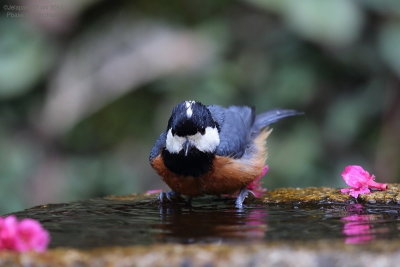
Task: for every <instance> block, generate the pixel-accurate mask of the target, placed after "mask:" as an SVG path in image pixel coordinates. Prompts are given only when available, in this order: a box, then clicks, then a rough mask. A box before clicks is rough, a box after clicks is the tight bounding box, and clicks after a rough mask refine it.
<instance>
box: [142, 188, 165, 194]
mask: <svg viewBox="0 0 400 267" xmlns="http://www.w3.org/2000/svg"><path fill="white" fill-rule="evenodd" d="M161 192H162V189H151V190H147V191H146V194H159V193H161Z"/></svg>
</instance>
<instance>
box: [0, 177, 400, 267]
mask: <svg viewBox="0 0 400 267" xmlns="http://www.w3.org/2000/svg"><path fill="white" fill-rule="evenodd" d="M209 200H210V199H205V201H204V203H208V202H211V204H209V205H210V206H208V207H206V209H200V210H197V211H196V212H195V214H194V216H193V217H190V216H189V217H184V216H187V215H188V214H189V215H190V212H188V211H187V210H186V209H187V208H183V210H182V209H181V207H178V209H176V210H175V209H172V208H171V209H170V208H169V207H167V209H166V210H165V209H162V208H160V206H159V204H158V200H157V196H156V195H155V194H132V195H126V196H109V197H106V198H104V199H100V201H101V204H102V206H101V209H96V205H98V202H97V201H98V200H88V201H83V202H77V203H66V204H49V205H43V206H38V207H34V208H31V209H28V210H25V211H21V212H17V213H15V214H16V215H17V216H19V217H24V216H26V215H27V214H31V215H32V216H31V217H33V218H36V219H39V220H40V221H42V222H43V223H44V225H45V227H46V226H48V227H53V228H52V229H53V231H55V232H54V233H53V232H51V233H52V235H53V234H54V237H55V239H56V238H57V235H60V234H62V233H63V232H64V231H71V233H72V234H76V232H78V233H79V231H81V228H80V227H84V226H85V225H84V222H82V225H80V226H79V220H80V219H81V218H82V220H84V219H85V218H86V220H89V221H91V220H92V221H91V222H95V223H96V224H97V226H98V225H100V226H101V227H104V229H107V230H109V228H110V227H112V225H114V224H115V225H116V227H115V229H112V230H111V231H110V232H107V233H105V234H104V235H102V236H100V237H99V240H95V241H96V242H97V245H98V246H96V247H94V248H91V247H90V246H89V247H82V248H76V247H74V246H73V245H72V246H71V245H70V244H63V243H62V242H60V241H59V242H58V243H57V242H56V244H55V245H53V247H52V248H50V249H49V250H48V251H47V252H45V253H31V252H29V253H14V252H1V253H0V266H188V267H189V266H231V267H232V266H300V267H301V266H311V267H312V266H348V265H351V266H397V264H398V262H400V238H399V236H395V237H393V238H387V239H383V240H381V239H379V238H377V239H376V240H374V239H373V238H372V239H365V240H369V241H370V242H365V243H357V244H348V243H346V242H345V241H344V238H343V237H342V238H332V237H326V238H325V237H324V236H321V237H319V238H318V239H313V238H310V239H309V240H295V239H291V238H290V236H289V238H288V239H287V240H280V239H276V240H274V239H269V240H268V239H265V237H264V235H265V234H267V235H268V233H270V232H268V231H270V230H271V229H270V228H276V227H278V226H279V225H281V224H282V222H281V221H278V222H275V225H274V221H273V216H272V215H273V214H269V213H268V212H269V211H271V212H272V213H273V212H274V209H273V207H276V206H279V205H286V204H289V206H300V207H301V205H305V206H307V207H310V205H311V206H313V207H317V208H318V207H320V206H321V207H322V206H324V205H338V206H340V207H348V206H354V205H364V204H365V205H366V206H368V205H381V206H382V207H388V205H391V206H392V207H395V208H396V211H397V212H398V210H399V209H400V208H399V207H397V206H398V204H399V203H400V185H399V184H390V185H389V187H388V190H386V191H374V192H372V193H371V194H368V195H361V196H360V197H359V198H358V199H354V198H352V197H350V196H348V195H345V194H342V193H340V191H339V189H334V188H327V187H309V188H280V189H276V190H271V191H269V192H267V193H266V195H265V196H264V197H263V198H262V199H254V198H249V199H248V200H246V205H248V207H252V206H257V207H260V206H261V207H268V209H269V210H267V212H266V213H264V211H263V210H262V209H261V210H260V209H258V210H257V209H253V210H251V208H249V210H251V211H250V212H249V213H248V214H245V215H243V216H244V218H239V219H240V220H239V221H238V222H239V224H235V225H228V226H226V224H229V222H230V221H231V220H232V219H235V218H236V217H237V215H236V214H234V213H232V214H229V212H228V211H230V210H232V209H231V208H230V206H231V205H232V204H233V199H229V198H226V199H225V200H221V201H220V202H219V203H217V204H215V203H213V201H209ZM212 200H214V199H212ZM201 203H202V202H201V201H198V202H196V201H195V203H194V205H197V206H199V205H200V204H201ZM214 205H217V206H218V205H219V206H221V205H223V209H221V210H217V211H212V209H213V208H214ZM167 206H168V205H167ZM226 207H228V208H226ZM105 209H112V211H113V212H117V215H118V216H119V217H118V216H117V217H115V221H113V220H114V217H107V216H108V213H107V211H106V210H105ZM356 209H359V207H356ZM171 210H172V211H171ZM136 212H144V213H143V214H146V213H147V212H149V213H152V216H153V217H151V218H152V221H151V220H150V222H151V223H152V224H153V225H154V226H155V227H160V229H161V230H168V231H169V232H168V233H167V234H165V233H162V232H160V231H159V230H157V229H156V231H155V230H154V229H151V230H152V231H155V232H154V233H153V235H155V236H157V238H159V239H154V238H153V239H152V240H151V241H150V242H143V243H141V241H139V242H136V243H135V242H133V244H131V243H129V241H135V240H133V239H135V238H137V239H138V240H139V239H140V238H143V237H140V236H137V235H136V232H135V234H132V236H129V237H128V238H126V237H125V239H123V238H122V239H121V240H119V242H127V241H128V242H127V243H126V244H125V243H123V244H122V245H114V244H108V243H106V242H105V243H104V244H103V243H101V241H102V240H104V237H107V235H108V236H109V235H113V234H114V235H119V234H120V235H124V234H123V233H124V232H119V231H120V230H121V229H120V228H124V227H125V228H128V229H129V231H131V232H132V231H134V230H135V227H136V226H135V225H137V226H138V227H139V228H140V224H141V223H143V224H144V223H148V221H146V220H145V219H143V220H139V221H135V222H130V221H129V220H130V217H133V216H135V215H136V214H137V213H136ZM164 212H165V214H163V213H164ZM174 212H179V215H180V216H178V217H174V216H175V214H174ZM252 212H253V213H252ZM330 212H332V210H331V211H330ZM335 212H336V211H335ZM341 212H342V213H346V212H347V211H346V208H343V210H340V211H339V212H338V213H337V214H340V213H341ZM220 213H222V214H220ZM181 214H183V216H182V215H181ZM335 214H336V213H335ZM356 214H362V212H359V211H356ZM104 215H107V216H104ZM317 215H318V214H317ZM347 215H348V214H347ZM63 216H64V217H63ZM85 216H86V217H85ZM102 216H103V217H102ZM218 216H219V217H218ZM245 216H247V217H245ZM260 216H261V217H266V218H259V217H260ZM343 216H346V215H343ZM360 216H363V215H360ZM367 216H377V215H376V214H375V215H374V214H373V215H367ZM398 216H399V215H398V213H397V215H395V216H394V219H395V220H397V218H398ZM239 217H240V216H239ZM306 217H307V218H308V217H309V218H311V219H312V220H314V221H312V223H310V224H311V225H310V226H309V227H311V228H310V229H311V231H310V230H309V233H312V231H313V229H316V225H315V226H314V225H312V224H313V223H314V224H318V222H319V221H320V219H319V218H318V217H316V218H317V219H316V220H315V217H313V216H310V215H309V214H306ZM350 217H351V218H353V219H354V217H352V216H350ZM88 218H89V219H88ZM110 218H111V219H112V220H110ZM149 218H150V217H149ZM151 218H150V219H151ZM213 219H219V221H218V222H219V223H220V224H219V225H218V227H219V228H217V229H218V231H226V232H227V233H228V234H230V235H232V236H234V231H235V229H236V228H237V227H240V226H241V225H240V224H242V223H243V222H244V223H246V222H249V224H248V225H244V226H245V227H247V229H248V228H251V227H253V228H252V229H250V231H248V233H249V236H247V239H245V240H244V239H243V240H242V239H241V238H242V237H241V236H239V239H232V240H234V242H225V241H221V242H219V241H218V239H216V240H212V241H211V242H196V241H194V242H193V243H191V244H190V242H189V243H188V244H182V242H179V241H178V242H176V241H174V239H171V235H172V234H175V235H176V236H178V235H179V234H182V232H181V231H180V230H181V229H179V227H183V228H186V229H187V228H189V232H190V231H192V233H193V231H194V232H196V231H200V230H201V229H200V228H198V227H195V226H194V227H193V229H190V227H191V225H193V223H195V222H198V223H200V224H201V223H203V222H206V223H210V222H211V223H213V222H214V221H213ZM51 220H53V221H55V222H57V221H58V222H59V223H61V224H60V225H62V226H60V225H57V224H55V223H54V222H50V221H51ZM63 220H67V222H64V221H63ZM124 220H126V221H124ZM162 220H164V221H162ZM186 220H187V221H186ZM203 220H205V221H203ZM264 220H265V223H264ZM338 221H339V223H340V227H343V225H344V224H347V225H348V226H354V225H352V223H355V226H356V227H357V223H359V222H358V221H350V222H347V221H345V222H341V220H340V218H339V219H338ZM361 222H362V221H361ZM63 223H64V224H63ZM174 223H177V224H178V225H177V227H175V228H174V225H173V224H174ZM257 223H259V224H260V225H257ZM306 223H307V222H306ZM323 223H326V222H325V221H324V222H323ZM264 224H265V225H264ZM291 226H292V227H296V225H291ZM397 226H398V225H396V227H397ZM64 227H65V228H64ZM171 227H172V228H171ZM372 228H373V227H372ZM54 229H55V230H54ZM85 229H87V233H83V235H82V234H81V235H80V238H82V240H84V238H92V239H93V238H94V237H92V236H91V234H93V233H92V232H90V227H87V228H85ZM240 229H241V228H239V230H240ZM243 229H246V228H243ZM299 229H300V226H299ZM396 229H398V228H396ZM396 229H395V230H396ZM136 230H137V229H136ZM206 230H207V231H210V233H214V232H212V230H215V229H208V228H206ZM295 230H296V229H295ZM350 230H351V229H350ZM353 230H354V229H353ZM50 231H51V230H50ZM85 231H86V230H82V232H85ZM202 231H204V229H202ZM236 231H237V229H236ZM299 231H301V230H299ZM340 231H342V230H341V229H339V232H340ZM379 231H380V230H379ZM396 231H397V230H396ZM125 233H126V232H125ZM137 233H141V232H140V229H139V230H138V232H137ZM64 234H65V233H64ZM260 234H261V236H260ZM367 234H368V233H367V232H366V233H365V236H366V237H368V238H370V236H368V235H367ZM163 235H165V236H163ZM221 236H222V235H221ZM122 237H123V236H122ZM229 237H231V236H229ZM249 237H250V238H249ZM160 238H162V239H160ZM126 239H128V240H126ZM143 240H145V239H143ZM160 240H163V241H162V242H160ZM221 240H223V239H221ZM361 240H362V239H361ZM75 242H76V243H77V244H79V243H80V240H75ZM99 243H101V245H99Z"/></svg>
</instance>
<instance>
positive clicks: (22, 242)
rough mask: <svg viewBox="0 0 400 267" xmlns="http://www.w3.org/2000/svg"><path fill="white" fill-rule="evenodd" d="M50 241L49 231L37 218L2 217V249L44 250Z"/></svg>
mask: <svg viewBox="0 0 400 267" xmlns="http://www.w3.org/2000/svg"><path fill="white" fill-rule="evenodd" d="M49 241H50V235H49V233H48V232H47V231H46V230H45V229H43V227H42V226H41V225H40V223H39V222H38V221H36V220H33V219H22V220H21V221H18V220H17V218H16V217H15V216H13V215H11V216H8V217H5V218H2V217H0V250H13V251H18V252H23V251H30V250H33V251H36V252H43V251H45V250H46V249H47V245H48V244H49Z"/></svg>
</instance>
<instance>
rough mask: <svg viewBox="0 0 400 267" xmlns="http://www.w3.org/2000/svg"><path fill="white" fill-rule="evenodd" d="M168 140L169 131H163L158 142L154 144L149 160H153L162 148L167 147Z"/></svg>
mask: <svg viewBox="0 0 400 267" xmlns="http://www.w3.org/2000/svg"><path fill="white" fill-rule="evenodd" d="M166 140H167V133H166V132H163V133H162V134H161V135H160V137H158V139H157V141H156V143H155V144H154V146H153V148H152V149H151V151H150V156H149V160H150V162H151V161H153V159H155V158H156V157H157V156H158V155H159V154H160V153H161V150H162V149H163V148H164V147H165V143H166Z"/></svg>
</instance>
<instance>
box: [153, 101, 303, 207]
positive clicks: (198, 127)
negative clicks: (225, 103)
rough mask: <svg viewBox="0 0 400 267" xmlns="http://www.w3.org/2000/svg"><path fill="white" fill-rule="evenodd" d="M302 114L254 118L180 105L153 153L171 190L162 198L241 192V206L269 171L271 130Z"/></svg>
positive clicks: (235, 110) (242, 110) (240, 111)
mask: <svg viewBox="0 0 400 267" xmlns="http://www.w3.org/2000/svg"><path fill="white" fill-rule="evenodd" d="M299 114H300V113H299V112H297V111H295V110H288V109H275V110H271V111H267V112H264V113H261V114H258V115H256V114H255V111H254V108H251V107H247V106H230V107H228V108H224V107H221V106H217V105H210V106H205V105H203V104H201V103H200V102H196V101H184V102H182V103H179V104H178V105H177V106H176V107H174V109H173V110H172V115H171V117H170V119H169V121H168V127H167V130H166V131H165V132H163V133H162V134H161V135H160V137H159V138H158V139H157V141H156V143H155V144H154V147H153V148H152V150H151V153H150V164H151V166H152V167H153V168H154V169H155V170H156V171H157V173H158V174H159V175H160V176H161V177H162V179H163V180H164V182H165V183H166V184H167V185H168V186H169V187H170V188H171V189H172V191H171V192H168V193H161V194H160V200H161V201H163V200H164V199H170V198H171V197H172V196H173V195H180V194H183V195H187V196H189V197H190V199H191V197H193V196H199V195H204V194H208V195H221V194H235V193H239V194H238V197H237V199H236V207H238V208H241V207H242V206H243V201H244V199H245V198H246V197H247V195H248V193H249V192H250V191H249V190H248V189H247V188H246V187H247V186H248V185H249V184H250V183H252V182H253V181H254V180H255V179H257V178H258V177H259V176H261V175H262V174H263V170H265V169H264V166H265V161H266V159H267V150H266V147H265V141H266V139H267V137H268V135H269V134H270V132H271V130H268V128H267V126H268V125H270V124H271V123H274V122H276V121H278V120H280V119H282V118H285V117H289V116H294V115H299Z"/></svg>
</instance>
